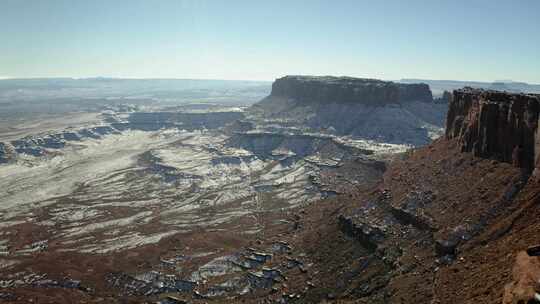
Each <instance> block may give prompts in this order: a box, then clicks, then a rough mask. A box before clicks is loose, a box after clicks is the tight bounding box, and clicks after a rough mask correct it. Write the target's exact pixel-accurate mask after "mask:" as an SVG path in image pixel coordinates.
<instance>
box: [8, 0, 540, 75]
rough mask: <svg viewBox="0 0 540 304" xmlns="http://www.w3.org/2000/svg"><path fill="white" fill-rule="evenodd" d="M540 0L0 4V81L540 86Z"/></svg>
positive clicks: (51, 0) (45, 0)
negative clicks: (341, 78)
mask: <svg viewBox="0 0 540 304" xmlns="http://www.w3.org/2000/svg"><path fill="white" fill-rule="evenodd" d="M539 13H540V1H539V0H506V1H502V0H453V1H451V0H448V1H442V0H423V1H422V0H395V1H390V0H388V1H385V0H377V1H375V0H365V1H364V0H350V1H346V0H332V1H331V0H326V1H319V0H303V1H301V0H272V1H270V0H267V1H258V0H250V1H240V0H237V1H236V0H215V1H204V0H192V1H187V0H186V1H183V0H170V1H166V0H163V1H157V0H155V1H150V0H148V1H137V0H129V1H127V0H126V1H120V0H111V1H109V0H63V1H62V0H58V1H57V0H0V77H58V76H66V77H91V76H109V77H137V78H157V77H161V78H218V79H254V80H272V79H274V78H275V77H279V76H282V75H285V74H316V75H350V76H359V77H375V78H382V79H399V78H428V79H460V80H485V81H492V80H500V79H512V80H515V81H528V82H533V83H540V17H539Z"/></svg>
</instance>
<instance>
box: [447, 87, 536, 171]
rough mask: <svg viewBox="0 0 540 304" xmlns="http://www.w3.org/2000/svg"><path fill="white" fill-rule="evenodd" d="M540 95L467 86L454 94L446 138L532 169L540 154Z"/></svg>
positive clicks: (464, 148) (478, 153)
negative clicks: (539, 123) (539, 133)
mask: <svg viewBox="0 0 540 304" xmlns="http://www.w3.org/2000/svg"><path fill="white" fill-rule="evenodd" d="M539 111H540V95H531V94H511V93H506V92H498V91H484V90H480V89H472V88H464V89H461V90H456V91H454V93H453V94H452V101H451V102H450V105H449V109H448V114H447V125H446V138H447V139H452V138H458V139H459V142H460V144H461V148H462V151H464V152H472V153H473V154H474V155H475V156H478V157H484V158H494V159H497V160H500V161H504V162H509V163H512V164H513V165H515V166H516V167H520V168H524V169H525V170H526V171H527V172H531V171H532V169H534V167H535V163H536V159H537V158H538V154H539V152H540V151H539V149H540V145H539V142H540V140H539V139H538V134H537V129H538V118H539Z"/></svg>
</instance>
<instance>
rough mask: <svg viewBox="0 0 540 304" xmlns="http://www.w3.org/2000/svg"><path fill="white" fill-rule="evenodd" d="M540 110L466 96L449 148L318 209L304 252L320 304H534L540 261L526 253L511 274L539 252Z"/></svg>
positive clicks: (511, 99)
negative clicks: (315, 270) (313, 269)
mask: <svg viewBox="0 0 540 304" xmlns="http://www.w3.org/2000/svg"><path fill="white" fill-rule="evenodd" d="M539 103H540V97H539V96H538V95H525V94H508V93H502V92H494V91H482V90H473V89H462V90H457V91H455V92H454V93H453V100H452V101H451V103H450V105H449V112H448V120H447V128H446V136H445V137H444V138H441V139H439V140H437V141H435V142H434V143H432V144H430V145H428V146H426V147H423V148H420V149H417V150H413V151H411V152H410V153H408V154H407V155H406V156H404V157H403V158H402V159H399V160H396V161H395V162H393V163H392V165H391V166H390V167H389V169H388V170H387V171H386V173H385V175H384V178H383V181H381V182H380V183H379V185H378V186H377V187H375V188H374V189H373V191H372V192H370V193H357V194H351V195H350V196H348V197H339V198H336V199H335V200H334V201H332V202H327V203H326V204H325V205H324V206H325V207H321V206H320V205H319V206H318V208H328V209H326V211H321V210H320V209H318V210H315V208H313V210H309V211H308V212H307V214H306V215H305V221H304V222H303V225H304V226H305V227H310V228H308V229H306V231H305V232H304V234H303V237H302V244H303V246H305V247H306V248H309V249H307V252H309V254H310V255H311V258H312V259H314V260H317V261H319V263H320V265H321V266H320V274H319V278H320V282H318V284H319V285H323V286H325V287H326V290H327V292H328V293H327V294H326V295H321V294H319V297H318V298H317V297H316V296H315V295H312V296H313V298H311V299H312V300H314V301H318V300H322V299H323V298H324V297H326V299H328V298H331V299H333V298H338V299H340V300H342V301H346V302H351V303H501V302H502V301H503V295H504V297H505V302H504V303H532V302H528V301H529V300H531V299H532V296H533V295H534V293H532V294H531V293H530V290H532V289H530V288H529V290H526V292H524V291H522V289H523V288H522V287H523V285H524V284H525V283H523V281H525V282H528V281H527V280H529V281H531V280H532V281H533V282H536V281H535V280H538V276H540V273H539V272H536V273H535V270H534V269H536V268H534V267H532V266H534V265H537V264H538V261H536V260H534V259H536V258H530V257H529V258H528V259H532V260H531V261H529V260H526V261H525V262H523V255H524V254H523V253H521V255H520V257H521V260H520V263H519V264H518V265H519V266H518V267H517V268H516V269H517V273H516V271H514V276H512V269H513V264H514V260H515V256H516V255H517V254H518V253H519V252H522V251H523V250H524V249H526V248H527V247H528V246H531V245H535V244H538V243H540V234H539V233H538V231H540V230H539V229H540V221H538V218H540V217H539V216H540V208H538V203H540V187H539V186H540V185H539V182H538V181H539V180H538V176H537V171H538V170H537V162H536V161H535V160H536V159H537V155H538V151H539V150H540V145H538V140H537V138H538V114H539V108H538V106H539ZM331 210H335V211H333V212H332V211H331ZM325 213H326V214H336V215H335V216H334V217H333V218H327V216H326V215H325ZM355 246H359V247H355ZM525 256H526V254H525ZM524 263H525V265H524ZM527 263H528V264H527ZM322 265H324V267H323V266H322ZM527 265H529V267H527ZM523 269H528V272H525V271H523ZM334 274H337V275H334ZM534 276H537V277H536V278H534ZM524 277H525V278H524ZM525 285H526V284H525ZM505 286H506V293H505ZM529 287H530V284H529ZM520 288H521V289H520ZM527 292H528V294H527ZM524 294H526V295H525V296H523V295H524ZM519 300H522V301H523V302H519Z"/></svg>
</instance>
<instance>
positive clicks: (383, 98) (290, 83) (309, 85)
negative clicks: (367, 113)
mask: <svg viewBox="0 0 540 304" xmlns="http://www.w3.org/2000/svg"><path fill="white" fill-rule="evenodd" d="M271 96H276V97H277V96H279V97H287V98H291V99H294V100H296V101H298V102H303V103H331V102H339V103H362V104H368V105H376V106H378V105H386V104H392V103H402V102H408V101H422V102H433V96H432V94H431V90H430V89H429V86H428V85H427V84H423V83H419V84H402V83H395V82H391V81H382V80H377V79H365V78H353V77H333V76H285V77H282V78H278V79H276V80H275V81H274V83H273V84H272V93H271Z"/></svg>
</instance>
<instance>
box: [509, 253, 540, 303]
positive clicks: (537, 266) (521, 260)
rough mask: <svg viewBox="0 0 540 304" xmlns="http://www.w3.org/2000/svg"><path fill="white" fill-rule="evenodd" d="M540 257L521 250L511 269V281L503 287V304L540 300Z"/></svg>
mask: <svg viewBox="0 0 540 304" xmlns="http://www.w3.org/2000/svg"><path fill="white" fill-rule="evenodd" d="M538 293H540V258H539V257H536V256H529V255H528V254H527V252H525V251H521V252H519V253H518V254H517V257H516V261H515V263H514V268H513V270H512V282H510V283H508V284H507V285H506V286H505V288H504V297H503V304H520V303H523V304H525V303H537V302H540V299H539V298H540V297H539V294H538Z"/></svg>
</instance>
